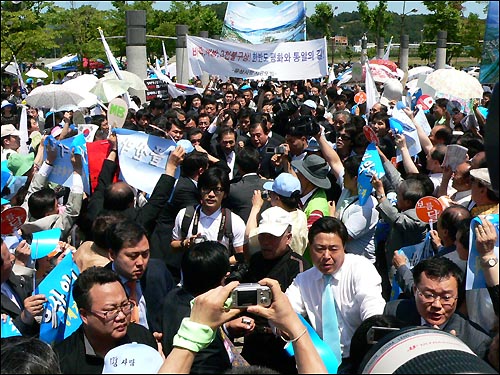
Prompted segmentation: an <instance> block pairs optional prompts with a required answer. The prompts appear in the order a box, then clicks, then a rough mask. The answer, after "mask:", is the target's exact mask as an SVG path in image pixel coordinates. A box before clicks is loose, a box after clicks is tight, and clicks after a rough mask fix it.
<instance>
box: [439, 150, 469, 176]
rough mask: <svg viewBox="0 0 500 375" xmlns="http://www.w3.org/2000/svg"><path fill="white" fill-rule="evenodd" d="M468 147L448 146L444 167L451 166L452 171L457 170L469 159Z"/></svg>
mask: <svg viewBox="0 0 500 375" xmlns="http://www.w3.org/2000/svg"><path fill="white" fill-rule="evenodd" d="M467 151H468V149H467V147H464V146H460V145H456V144H453V145H448V146H446V155H445V156H444V160H443V167H446V166H448V165H449V166H450V167H451V170H452V171H456V170H457V166H458V165H459V164H462V163H463V162H464V161H465V159H466V158H467Z"/></svg>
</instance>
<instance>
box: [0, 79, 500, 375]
mask: <svg viewBox="0 0 500 375" xmlns="http://www.w3.org/2000/svg"><path fill="white" fill-rule="evenodd" d="M338 83H339V82H338V80H334V81H333V82H332V83H327V81H326V80H306V81H300V82H295V81H291V82H278V81H276V80H272V79H268V80H261V81H258V80H243V79H236V78H234V79H233V78H230V79H227V80H220V79H217V78H213V79H210V81H209V82H208V83H207V84H206V85H205V86H203V85H202V83H201V80H196V81H195V82H194V85H195V86H196V87H202V88H203V89H204V90H203V93H202V94H194V95H188V96H179V97H175V98H174V97H168V98H157V99H153V100H151V101H149V102H146V103H141V100H140V99H139V98H138V97H132V98H131V100H133V101H134V103H135V107H136V108H139V109H138V110H135V109H129V110H128V115H127V119H126V121H125V123H124V125H123V128H125V129H129V130H132V131H136V132H142V133H145V134H148V135H150V136H156V137H161V138H165V139H168V140H173V141H174V142H175V143H176V144H178V145H177V146H176V147H175V148H174V149H173V151H172V152H171V153H170V155H169V157H168V161H167V163H166V165H165V169H164V171H163V173H162V174H161V176H160V178H159V179H158V181H157V183H156V185H155V187H154V190H153V191H152V193H150V194H146V193H145V192H143V191H140V190H138V189H137V188H136V187H134V185H135V183H134V181H130V180H128V181H127V182H125V181H121V180H120V178H119V177H118V176H119V173H118V172H119V170H120V149H121V145H120V144H119V137H118V136H117V135H116V134H115V132H114V131H113V129H112V128H110V124H109V123H108V121H107V116H106V110H105V109H104V108H100V107H96V108H85V109H82V111H83V115H84V118H85V121H86V122H87V123H91V124H94V125H97V127H98V130H97V131H96V132H95V136H94V139H93V141H94V142H106V144H107V150H106V153H105V154H104V155H100V156H96V155H94V154H91V153H89V155H88V157H89V158H95V159H94V160H93V163H94V164H96V163H97V164H98V165H99V166H100V168H98V170H97V172H95V169H94V170H93V171H94V173H97V175H94V176H92V175H91V176H90V179H94V180H95V181H96V184H95V186H93V187H92V189H91V192H90V193H86V192H85V191H84V181H83V178H82V177H83V176H85V174H84V173H83V172H82V156H81V155H80V154H78V153H74V152H72V154H71V164H72V168H73V173H72V177H71V186H70V187H65V186H61V185H58V184H55V183H53V182H51V179H50V175H51V172H52V171H53V168H54V161H55V160H56V158H57V157H58V152H57V149H55V148H53V147H52V146H51V144H50V143H48V144H47V143H46V139H47V138H48V137H49V136H52V137H53V138H54V139H56V140H63V139H67V138H71V137H73V136H75V135H77V134H78V130H77V128H76V127H74V126H72V125H74V122H73V115H74V113H73V112H72V111H62V112H49V111H48V109H47V108H32V107H29V106H27V107H28V108H27V131H28V139H29V141H28V143H29V144H28V147H29V152H28V153H22V152H21V151H20V148H21V143H20V142H21V141H20V140H21V135H22V134H21V130H20V122H21V108H22V107H23V106H25V104H23V99H22V97H21V91H20V87H19V86H18V85H17V84H15V85H13V86H10V85H3V90H2V105H1V107H2V108H1V110H2V113H1V131H2V133H1V146H2V150H1V155H2V178H4V177H3V176H4V173H3V170H4V165H5V167H6V168H8V170H9V173H10V174H11V175H12V176H13V178H12V180H14V179H16V178H17V181H21V183H19V182H18V183H17V184H16V183H12V181H11V179H10V178H9V181H5V182H4V181H2V211H5V210H7V209H9V208H11V207H16V206H20V207H22V208H24V209H25V211H26V214H27V215H26V220H25V221H24V222H23V223H22V225H20V227H19V230H18V233H17V236H18V241H17V242H14V243H13V242H12V241H10V240H9V241H5V240H4V238H3V237H2V245H1V262H2V264H1V277H2V284H1V285H2V290H1V293H2V294H1V312H2V320H4V321H5V320H6V319H7V318H8V317H10V318H11V319H12V321H13V323H14V324H15V326H16V327H17V329H18V330H19V332H20V334H21V337H11V338H2V344H1V352H2V360H1V361H2V365H1V368H2V373H4V372H5V373H19V372H30V371H31V372H33V373H34V372H36V373H42V372H45V373H68V374H75V373H103V371H105V372H106V373H110V372H115V373H120V372H124V371H126V372H131V371H132V372H136V373H139V372H170V373H172V372H181V373H184V372H193V373H222V372H237V371H254V372H255V373H260V372H263V371H267V373H304V372H316V373H321V372H322V373H326V372H327V371H328V372H333V371H338V373H356V372H359V371H361V370H362V368H360V367H359V366H360V364H361V362H362V360H363V358H365V359H366V357H365V355H367V353H369V351H370V349H371V348H373V346H374V345H375V344H376V341H374V340H372V339H369V335H367V332H368V331H369V330H370V328H372V327H374V326H378V327H380V326H382V327H387V328H394V329H400V330H401V331H403V330H404V329H405V327H414V326H426V327H433V329H439V330H442V331H444V332H449V333H451V334H453V335H455V336H456V337H458V338H459V339H460V340H461V341H463V343H465V344H466V345H467V346H468V348H470V350H471V352H472V353H474V354H475V355H476V356H477V357H478V358H480V359H481V361H483V363H484V364H485V365H486V368H487V369H490V368H491V370H492V371H493V369H494V370H496V371H497V372H498V371H499V354H498V353H499V351H498V340H499V334H498V304H499V294H498V287H499V265H498V258H497V255H496V254H495V246H498V237H497V229H496V228H495V226H494V224H492V219H491V216H489V215H492V214H497V215H498V213H499V211H498V210H499V200H498V186H494V183H493V179H492V178H490V172H489V169H488V167H491V165H490V163H497V164H496V166H498V160H496V161H493V160H492V158H491V157H490V158H488V157H487V154H486V151H485V134H486V130H487V127H488V126H498V124H493V123H490V122H489V117H490V115H492V112H493V111H498V103H496V104H495V103H494V100H492V92H491V90H490V89H486V90H485V92H484V94H483V98H481V99H480V100H479V98H478V100H477V101H475V102H474V104H473V105H472V107H471V108H465V107H463V106H461V105H460V103H458V102H456V101H451V100H448V99H444V98H435V102H434V105H433V106H432V108H431V109H430V110H428V111H424V112H425V113H424V114H425V119H426V120H427V122H428V124H429V128H430V132H428V131H426V129H424V127H422V125H421V122H420V121H417V120H416V117H417V115H418V112H419V111H423V110H422V109H418V108H415V109H411V106H410V104H409V103H408V105H407V106H406V108H404V109H403V111H404V113H405V115H406V116H407V117H408V121H410V122H411V123H412V124H413V126H414V128H415V129H416V132H417V134H418V141H419V143H420V145H421V151H420V152H419V153H418V154H415V155H411V154H410V151H409V150H410V145H409V142H410V141H409V140H408V138H407V137H406V136H405V134H402V133H400V132H397V131H396V130H395V129H394V127H393V126H392V113H393V112H394V111H396V110H399V109H400V107H399V106H398V104H397V102H398V100H394V95H393V91H394V89H395V87H394V83H391V84H390V85H389V84H387V85H386V86H385V87H384V85H383V84H381V85H379V86H378V89H379V90H380V94H381V97H380V101H379V102H377V103H375V104H374V105H373V106H372V107H371V108H366V106H367V104H366V102H365V103H363V102H359V101H358V102H356V101H355V99H354V98H355V95H356V94H357V93H358V92H360V91H363V90H364V89H365V88H364V85H361V84H355V85H352V86H339V85H338ZM398 83H399V82H398ZM389 86H391V87H389ZM389 89H390V91H391V95H388V91H389ZM398 90H399V91H398ZM396 91H398V95H397V96H398V97H399V98H401V97H404V96H405V92H406V89H405V88H404V87H403V86H402V85H401V84H400V83H399V86H398V85H396ZM497 99H498V97H497ZM494 105H496V109H495V108H491V107H492V106H494ZM488 111H489V112H490V113H488ZM367 127H369V128H371V129H372V132H373V133H374V134H376V138H377V142H376V152H377V153H378V156H379V157H380V160H381V162H382V165H383V169H384V172H385V175H384V176H383V177H380V178H379V177H377V176H376V175H374V176H372V178H371V186H370V188H371V190H372V193H371V194H370V196H369V197H368V199H367V200H366V201H365V202H361V201H360V198H359V197H360V195H359V194H360V185H359V184H358V174H359V170H360V165H361V164H362V162H363V155H364V154H365V151H366V149H367V147H368V145H369V144H370V141H372V140H373V139H370V140H369V139H367V136H366V135H365V131H366V128H367ZM364 130H365V131H364ZM181 140H184V141H185V142H184V143H183V142H180V141H181ZM186 141H187V144H190V147H187V146H186ZM181 144H182V145H181ZM455 144H456V145H460V146H463V147H465V148H466V149H467V153H466V156H465V157H464V158H463V160H462V161H461V162H460V163H458V165H456V166H450V165H447V164H445V163H444V161H445V157H446V154H447V149H448V146H450V145H455ZM397 157H398V158H400V161H399V162H398V159H397ZM179 168H180V171H181V174H180V177H178V178H176V176H177V175H176V170H178V169H179ZM497 181H498V180H497ZM429 196H432V197H435V198H439V201H440V202H441V204H442V208H443V211H442V213H440V215H439V217H437V221H435V222H432V221H431V222H430V223H429V222H428V221H424V220H423V219H422V217H421V216H420V215H418V213H417V210H416V205H417V202H418V201H419V200H420V199H421V198H424V197H429ZM474 218H478V219H479V224H477V225H476V226H475V227H473V229H471V221H472V220H473V219H474ZM496 226H497V227H498V221H497V223H496ZM53 228H60V229H61V237H60V239H59V240H60V243H59V249H60V251H56V252H52V253H50V254H49V255H47V256H46V257H43V258H40V259H36V263H35V260H34V258H33V257H32V256H31V255H32V252H33V249H32V248H31V247H30V243H31V240H32V238H33V234H34V233H37V232H40V231H44V230H48V229H53ZM471 231H473V233H471ZM472 235H475V236H474V238H475V243H474V246H475V248H476V249H477V252H478V254H479V255H478V258H477V264H478V267H477V271H479V270H480V271H481V272H482V273H483V274H484V278H485V280H486V285H485V286H484V287H483V288H480V289H472V290H466V287H465V286H466V282H467V280H466V279H467V277H470V276H469V275H468V273H467V259H468V257H469V253H470V246H471V243H470V242H469V238H471V236H472ZM424 243H426V244H427V245H428V246H430V248H431V250H430V254H428V256H426V257H425V258H424V257H423V259H421V260H420V261H419V262H418V263H416V264H411V262H410V259H408V258H407V257H406V256H405V255H404V254H402V253H401V252H400V251H399V250H400V249H401V248H405V247H409V246H413V245H416V246H420V245H422V244H424ZM65 256H72V257H73V259H74V261H75V263H76V264H77V265H78V268H79V271H80V275H79V276H78V278H77V280H76V282H75V283H74V285H73V290H72V293H73V298H74V301H75V302H76V305H77V307H78V312H79V315H80V317H81V320H82V324H81V326H80V327H79V328H78V329H77V330H76V331H75V332H74V333H73V334H71V335H70V336H69V337H67V338H65V339H64V340H62V341H61V342H58V343H56V344H55V345H54V346H53V348H51V347H50V346H47V345H45V344H44V343H42V342H41V341H40V340H39V339H38V337H39V334H40V320H41V317H42V316H43V313H44V306H45V304H46V303H47V296H45V295H43V294H36V293H34V292H35V290H34V286H35V285H38V284H39V283H40V282H41V280H42V279H43V278H44V277H46V275H47V274H48V273H49V272H50V271H51V269H53V268H54V267H55V266H56V265H57V264H58V263H59V262H60V261H61V260H62V259H63V258H64V257H65ZM410 264H411V265H410ZM30 267H31V268H33V267H35V268H36V269H37V272H36V273H35V274H33V273H30V272H27V271H26V270H27V269H29V268H30ZM239 283H260V284H261V285H262V286H267V287H269V288H270V290H271V291H272V304H271V306H270V307H263V306H251V307H248V308H241V309H235V308H230V306H229V304H228V301H230V299H228V297H229V296H230V295H231V293H232V291H233V290H234V288H235V287H236V286H237V285H238V284H239ZM397 286H399V288H400V294H399V296H397V297H395V296H394V294H393V290H394V288H395V287H397ZM299 316H301V317H303V318H305V319H306V322H307V323H304V321H303V320H301V319H300V318H299ZM311 327H312V329H313V330H314V331H315V332H316V333H317V334H318V335H319V337H320V338H321V339H322V341H323V342H324V343H325V344H326V349H325V350H326V352H322V353H323V354H321V353H320V350H319V346H318V343H317V342H315V341H314V337H313V334H312V333H311V332H312V331H310V330H309V328H311ZM241 343H242V344H241ZM287 343H288V345H289V346H293V349H294V355H293V356H291V355H290V354H289V353H288V351H287V350H285V349H284V347H285V344H287ZM133 344H134V345H135V344H137V345H138V346H137V347H136V346H132V347H131V346H130V345H133ZM239 345H241V346H242V347H241V348H239V347H238V346H239ZM150 348H153V349H154V351H153V353H151V349H150ZM25 353H30V355H28V356H22V355H21V354H25ZM325 353H326V354H325ZM320 354H321V355H320ZM143 356H144V357H143ZM158 356H159V357H158ZM155 357H157V358H155ZM144 358H151V360H148V361H145V360H144ZM443 360H446V359H443ZM139 363H140V365H139ZM332 363H333V364H332ZM127 366H128V367H127ZM134 366H136V367H137V369H134V368H129V367H134ZM332 366H333V367H332ZM139 367H140V368H139ZM243 367H248V369H247V370H243V369H240V368H243ZM135 370H137V371H135ZM469 370H470V371H472V372H474V369H469Z"/></svg>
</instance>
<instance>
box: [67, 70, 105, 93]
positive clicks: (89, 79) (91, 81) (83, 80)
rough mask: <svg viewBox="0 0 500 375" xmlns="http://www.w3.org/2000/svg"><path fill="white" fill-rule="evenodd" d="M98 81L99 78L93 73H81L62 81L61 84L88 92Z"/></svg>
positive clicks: (71, 88)
mask: <svg viewBox="0 0 500 375" xmlns="http://www.w3.org/2000/svg"><path fill="white" fill-rule="evenodd" d="M98 81H99V78H97V77H96V76H95V75H93V74H82V75H81V76H78V77H75V78H73V79H69V80H67V81H66V82H64V83H63V86H64V87H67V88H68V89H70V90H74V91H85V92H90V90H92V89H93V88H94V87H95V85H96V84H97V82H98Z"/></svg>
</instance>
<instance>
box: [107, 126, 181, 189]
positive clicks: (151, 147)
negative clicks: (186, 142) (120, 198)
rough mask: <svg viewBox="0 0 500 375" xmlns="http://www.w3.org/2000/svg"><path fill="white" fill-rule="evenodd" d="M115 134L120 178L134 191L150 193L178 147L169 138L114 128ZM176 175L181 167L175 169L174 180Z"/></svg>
mask: <svg viewBox="0 0 500 375" xmlns="http://www.w3.org/2000/svg"><path fill="white" fill-rule="evenodd" d="M114 131H115V133H116V135H117V138H118V156H119V158H120V173H121V176H120V177H121V178H122V179H123V180H124V181H125V182H127V183H128V184H129V185H131V186H133V187H134V188H136V189H138V190H141V191H144V192H146V193H148V194H151V193H152V192H153V190H154V188H155V186H156V183H157V182H158V180H159V179H160V177H161V175H162V174H164V173H165V166H166V165H167V161H168V157H169V156H170V153H171V152H172V151H173V150H174V149H175V147H176V146H177V144H176V143H175V141H173V140H171V139H165V138H161V137H156V136H154V135H149V134H145V133H142V132H136V131H133V130H132V131H131V130H127V129H123V128H116V129H114ZM179 176H180V168H177V170H176V172H175V178H176V179H178V178H179Z"/></svg>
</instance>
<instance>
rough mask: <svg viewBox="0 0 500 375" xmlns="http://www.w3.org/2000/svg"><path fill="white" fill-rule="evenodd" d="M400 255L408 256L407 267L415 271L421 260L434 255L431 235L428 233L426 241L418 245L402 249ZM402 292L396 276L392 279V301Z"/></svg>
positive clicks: (399, 251)
mask: <svg viewBox="0 0 500 375" xmlns="http://www.w3.org/2000/svg"><path fill="white" fill-rule="evenodd" d="M398 253H399V254H402V255H405V256H406V259H407V260H408V261H407V262H406V266H407V267H408V268H409V269H410V270H411V269H413V267H415V265H416V264H418V263H419V262H420V261H421V260H424V259H427V258H430V257H432V256H433V255H434V252H433V250H432V245H431V233H430V232H427V234H426V236H425V239H424V241H422V242H420V243H418V244H416V245H410V246H405V247H402V248H401V249H399V250H398ZM401 292H402V290H401V288H400V287H399V284H398V282H397V280H396V275H394V277H393V279H392V290H391V297H390V301H394V300H395V299H398V297H399V295H400V294H401Z"/></svg>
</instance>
